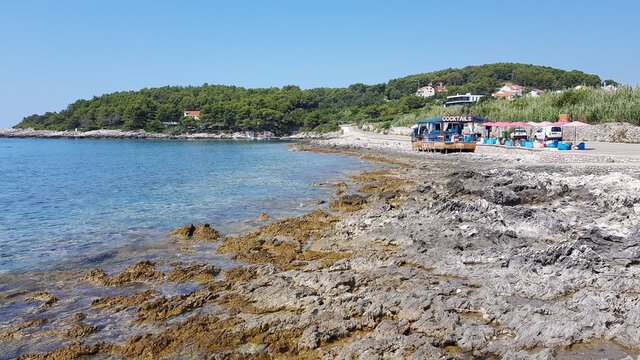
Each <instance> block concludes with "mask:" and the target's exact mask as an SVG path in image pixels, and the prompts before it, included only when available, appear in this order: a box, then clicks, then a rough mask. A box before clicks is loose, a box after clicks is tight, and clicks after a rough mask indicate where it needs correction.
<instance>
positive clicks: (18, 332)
mask: <svg viewBox="0 0 640 360" xmlns="http://www.w3.org/2000/svg"><path fill="white" fill-rule="evenodd" d="M45 322H47V319H45V318H40V319H35V320H29V321H23V322H22V323H20V324H18V326H16V327H15V329H13V330H9V331H3V332H0V339H7V338H19V337H22V336H23V335H24V332H23V330H25V329H30V328H34V327H36V326H39V325H42V324H44V323H45Z"/></svg>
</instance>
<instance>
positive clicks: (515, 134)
mask: <svg viewBox="0 0 640 360" xmlns="http://www.w3.org/2000/svg"><path fill="white" fill-rule="evenodd" d="M527 137H529V135H528V134H527V130H525V129H523V128H515V129H513V131H512V132H511V139H513V140H524V139H526V138H527Z"/></svg>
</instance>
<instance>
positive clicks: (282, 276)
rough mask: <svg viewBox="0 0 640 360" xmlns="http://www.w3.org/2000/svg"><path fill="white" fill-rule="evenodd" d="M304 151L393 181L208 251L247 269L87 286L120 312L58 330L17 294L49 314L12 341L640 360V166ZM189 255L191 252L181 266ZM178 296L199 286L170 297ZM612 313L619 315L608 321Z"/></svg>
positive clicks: (99, 280)
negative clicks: (631, 359)
mask: <svg viewBox="0 0 640 360" xmlns="http://www.w3.org/2000/svg"><path fill="white" fill-rule="evenodd" d="M300 149H301V150H307V151H320V152H344V153H347V154H350V155H356V156H361V157H362V158H363V159H369V160H378V161H383V162H385V163H388V164H390V165H392V166H391V167H389V168H388V169H386V170H378V171H370V172H365V173H361V174H355V175H354V176H353V181H354V185H351V186H348V185H347V186H345V185H343V184H333V186H334V187H335V188H336V196H334V197H332V198H331V199H328V201H329V202H330V203H329V210H327V211H324V210H314V211H312V212H311V213H309V214H306V215H303V216H299V217H294V218H288V219H279V220H275V221H268V222H267V223H266V224H265V225H263V226H261V227H259V228H257V229H256V230H255V231H251V232H249V233H247V234H243V235H240V236H236V237H227V238H224V239H216V240H212V241H213V243H214V244H215V246H216V247H217V251H218V252H220V253H222V254H228V255H229V256H231V257H232V258H233V259H234V260H239V261H240V262H241V263H242V264H244V265H241V266H238V267H234V268H231V269H224V270H220V269H217V270H216V269H211V268H209V267H207V266H206V265H207V264H189V265H187V264H188V262H189V261H188V260H189V253H190V252H189V251H182V250H179V251H180V252H179V253H180V254H181V255H183V256H184V257H183V258H182V260H180V261H177V262H176V263H175V264H169V266H168V267H167V266H166V265H165V266H164V267H161V266H158V267H157V268H156V264H149V263H139V264H138V265H136V266H133V267H129V268H127V269H120V272H117V273H115V274H112V275H107V277H106V278H105V277H104V275H100V273H99V272H94V273H93V276H88V275H91V274H81V275H82V277H83V278H84V280H82V279H79V281H81V282H82V283H84V284H85V285H84V286H96V287H105V284H111V283H112V282H113V283H118V282H121V284H119V285H116V288H115V289H113V288H112V289H111V290H112V291H113V290H117V291H116V292H117V293H119V295H106V294H105V296H104V297H103V298H99V299H89V300H90V304H89V305H88V311H87V312H86V313H85V314H84V317H82V316H77V315H78V313H67V314H64V315H60V314H58V316H59V317H61V318H58V319H56V318H48V317H47V310H48V309H49V308H52V309H53V308H54V307H55V306H57V305H56V304H57V303H59V302H64V298H63V297H62V296H61V295H60V294H58V293H52V294H49V296H47V295H46V294H42V293H40V294H36V295H37V296H36V295H34V294H22V295H14V296H12V297H11V299H13V300H15V301H27V302H29V301H31V302H35V305H34V306H36V307H38V306H39V307H41V308H42V311H41V312H37V313H36V316H34V318H33V319H29V320H26V319H25V320H26V321H25V322H24V323H16V324H14V325H15V326H14V327H13V328H12V329H10V330H9V331H8V332H4V333H3V334H1V335H0V341H2V340H1V339H19V338H20V337H21V336H22V337H29V336H32V337H34V338H36V339H37V338H39V337H41V336H52V333H51V332H47V331H50V330H45V329H47V328H46V326H47V322H48V323H49V324H54V325H56V326H59V327H61V328H63V329H67V330H68V331H67V330H65V331H66V332H64V333H62V334H61V333H56V334H53V336H58V337H60V338H62V339H63V342H66V343H67V345H65V346H63V347H61V348H59V349H58V350H53V352H52V353H50V355H51V356H52V357H53V358H56V357H57V358H62V357H69V358H75V357H78V356H82V355H89V354H103V355H112V356H124V357H133V358H143V357H149V356H151V357H175V356H204V355H209V356H211V355H213V356H218V357H232V356H255V357H262V358H272V357H276V358H277V357H288V358H290V357H297V358H323V357H325V358H351V357H353V356H356V355H362V354H365V353H366V354H369V355H371V356H382V355H387V356H389V355H391V356H394V357H399V358H439V357H443V356H444V357H450V358H458V359H467V358H473V357H478V356H484V357H492V356H493V357H501V358H539V359H553V358H556V357H558V358H561V357H562V356H563V355H572V354H575V353H576V351H581V352H582V353H581V354H586V355H585V356H587V357H588V356H589V354H592V355H594V356H595V355H596V354H597V355H598V356H617V355H620V354H622V356H620V357H624V356H626V355H632V356H633V355H638V354H640V349H639V348H638V346H637V344H640V333H639V332H638V330H637V329H636V327H635V323H634V319H636V317H638V316H640V313H638V309H637V307H636V306H635V302H634V301H635V300H634V298H635V295H634V294H637V293H638V292H639V291H640V282H638V281H637V280H636V278H637V277H638V275H640V272H639V271H638V269H636V266H633V264H634V261H635V260H634V259H635V257H636V255H637V253H640V244H638V243H637V242H635V241H634V240H633V239H634V236H635V235H634V234H636V232H637V230H636V225H637V224H638V211H636V204H637V203H638V201H639V200H640V199H638V196H640V195H637V194H638V192H637V191H636V190H639V189H640V180H638V178H639V177H640V169H639V168H638V166H636V164H628V165H627V166H626V167H625V168H624V169H621V168H619V167H614V166H613V165H612V164H609V163H607V162H606V160H602V159H600V160H598V158H597V157H596V158H594V159H595V161H596V162H597V161H602V163H598V164H595V163H594V160H593V159H591V160H590V161H589V162H578V163H576V162H575V161H569V162H558V161H557V158H549V157H548V156H547V154H529V155H527V156H523V155H521V154H520V155H514V154H452V155H429V154H422V153H412V152H409V151H402V150H400V151H399V148H397V147H393V146H386V145H385V144H384V143H383V144H375V143H373V144H372V142H371V141H363V142H362V143H357V142H354V141H351V140H349V141H342V139H336V140H328V141H314V142H310V143H307V144H305V145H303V146H301V148H300ZM608 166H611V168H608ZM638 210H640V208H638ZM213 226H215V224H213ZM193 241H196V239H182V240H179V241H178V242H177V243H176V249H178V248H180V247H191V248H193V247H194V246H193ZM620 244H624V246H621V245H620ZM185 262H186V263H185ZM172 274H173V275H172ZM612 278H616V279H618V280H617V281H615V282H613V283H612V282H611V281H609V279H612ZM105 279H107V280H105ZM176 279H182V280H185V279H186V280H194V279H196V283H199V284H200V285H198V286H196V287H195V288H194V289H190V291H186V292H178V293H173V294H171V293H164V292H163V288H165V287H167V284H169V283H172V282H176V281H177V280H176ZM87 284H88V285H87ZM106 290H109V287H108V286H107V289H106ZM123 294H124V295H123ZM57 297H60V299H59V300H58V298H57ZM612 297H615V298H616V302H615V304H613V305H606V304H610V301H609V299H611V298H612ZM29 298H31V299H35V300H28V299H29ZM52 298H55V299H56V300H55V301H53V300H52ZM5 299H6V297H5ZM13 300H12V301H13ZM47 304H48V305H47ZM93 304H97V305H93ZM47 306H48V307H47ZM93 311H95V312H97V313H107V314H110V315H111V316H114V317H116V318H117V319H118V320H119V321H123V322H125V323H126V324H130V325H131V327H132V330H131V332H130V333H128V334H124V335H122V337H121V338H116V339H108V338H107V339H105V338H104V337H101V336H100V333H101V331H103V330H101V329H104V328H105V326H106V327H107V328H108V327H109V326H112V325H108V324H107V325H105V324H100V323H97V322H93V321H97V319H98V318H99V316H98V315H95V314H93V313H92V312H93ZM621 316H622V317H621ZM41 318H46V320H45V322H39V319H41ZM78 318H81V319H79V320H78ZM94 326H95V327H96V328H92V327H94ZM83 329H84V330H83ZM72 330H73V331H72ZM69 332H71V333H72V334H71V335H69ZM78 334H79V335H78ZM101 339H102V340H101ZM625 354H626V355H625ZM24 358H38V357H37V355H33V356H25V357H24Z"/></svg>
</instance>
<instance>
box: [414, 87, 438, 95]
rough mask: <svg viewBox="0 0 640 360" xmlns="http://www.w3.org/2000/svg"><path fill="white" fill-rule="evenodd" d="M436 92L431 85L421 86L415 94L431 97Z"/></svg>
mask: <svg viewBox="0 0 640 360" xmlns="http://www.w3.org/2000/svg"><path fill="white" fill-rule="evenodd" d="M435 94H436V89H434V88H433V87H432V86H431V85H427V86H423V87H421V88H419V89H418V91H416V96H421V97H431V96H433V95H435Z"/></svg>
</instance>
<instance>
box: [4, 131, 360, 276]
mask: <svg viewBox="0 0 640 360" xmlns="http://www.w3.org/2000/svg"><path fill="white" fill-rule="evenodd" d="M287 145H288V143H285V142H275V141H264V142H258V141H256V142H247V141H175V140H172V141H160V140H67V139H55V140H42V139H0V274H4V275H7V274H8V273H15V272H25V271H27V272H29V271H34V270H51V269H65V268H69V267H70V264H75V265H74V266H76V265H79V263H94V262H95V263H100V262H102V261H104V260H105V259H109V258H113V257H118V256H123V255H122V254H119V253H121V252H122V250H114V249H121V248H122V247H123V246H124V247H125V248H127V247H128V249H129V251H133V250H131V248H132V247H135V246H144V245H141V244H144V243H147V242H149V241H154V240H161V239H163V238H164V237H165V234H166V233H167V231H169V230H170V229H171V228H174V227H176V226H179V225H182V224H185V223H191V222H193V223H202V222H207V223H211V224H212V226H213V227H215V228H217V229H219V230H221V232H222V233H223V234H225V233H233V232H239V231H243V230H246V229H247V228H248V227H251V226H253V225H254V224H252V223H251V222H248V221H247V219H250V218H252V217H255V216H257V215H258V214H260V213H262V212H267V213H269V214H270V215H271V216H272V217H280V216H288V215H295V214H297V213H300V212H303V211H306V210H309V209H310V208H312V207H313V206H315V203H314V202H315V200H317V199H322V198H326V197H327V196H328V195H330V194H332V192H333V189H331V188H330V187H313V186H310V184H311V183H312V182H317V181H327V182H330V181H338V180H342V179H343V178H344V177H345V176H346V175H347V174H348V173H349V172H353V171H360V170H365V169H369V168H371V166H372V165H371V164H370V163H368V162H365V161H362V160H360V159H358V158H355V157H349V156H344V155H338V154H316V153H310V152H297V151H292V150H291V149H290V148H289V147H288V146H287Z"/></svg>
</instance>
